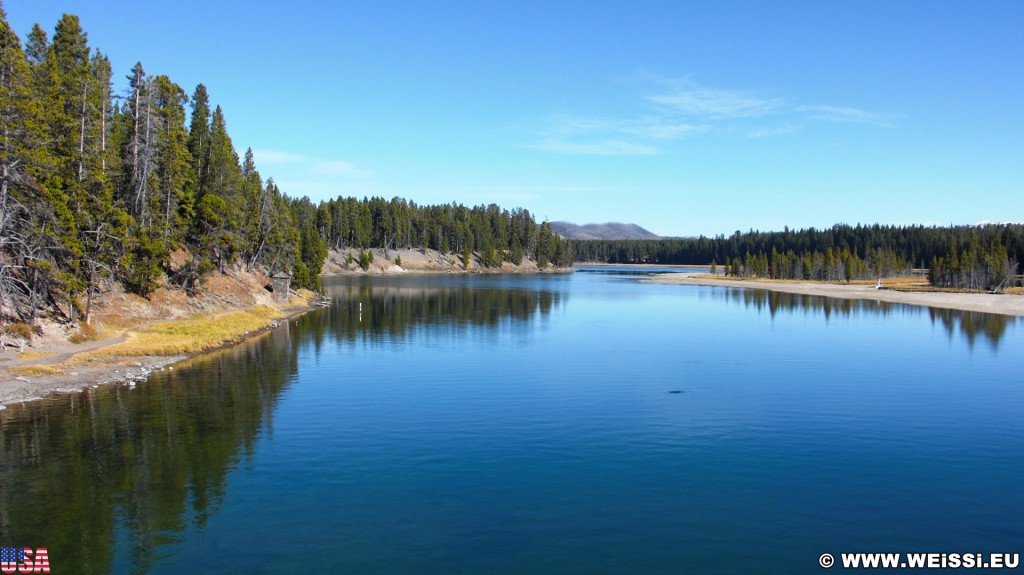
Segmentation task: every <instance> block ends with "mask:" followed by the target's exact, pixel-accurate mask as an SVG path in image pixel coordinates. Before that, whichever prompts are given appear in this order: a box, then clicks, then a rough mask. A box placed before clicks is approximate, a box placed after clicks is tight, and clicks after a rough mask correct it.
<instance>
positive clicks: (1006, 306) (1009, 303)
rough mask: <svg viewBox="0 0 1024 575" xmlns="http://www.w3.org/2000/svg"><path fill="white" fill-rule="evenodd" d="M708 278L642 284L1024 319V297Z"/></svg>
mask: <svg viewBox="0 0 1024 575" xmlns="http://www.w3.org/2000/svg"><path fill="white" fill-rule="evenodd" d="M702 276H704V274H689V273H666V274H657V275H653V276H651V277H650V278H647V279H644V280H642V281H643V282H645V283H658V284H678V285H701V286H722V287H738V288H749V289H763V290H769V291H777V292H785V293H794V294H803V295H815V296H823V297H832V298H839V299H865V300H875V301H884V302H890V303H903V304H908V305H919V306H925V307H937V308H944V309H955V310H961V311H976V312H983V313H996V314H1002V315H1013V316H1024V296H1022V295H1013V294H987V293H946V292H911V291H897V290H893V289H886V288H885V287H883V288H882V289H875V286H873V285H844V284H830V283H821V282H777V281H764V280H758V281H752V280H742V279H715V278H710V277H702Z"/></svg>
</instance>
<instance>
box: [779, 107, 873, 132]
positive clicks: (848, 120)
mask: <svg viewBox="0 0 1024 575" xmlns="http://www.w3.org/2000/svg"><path fill="white" fill-rule="evenodd" d="M797 110H798V111H799V112H803V113H805V114H806V115H807V117H809V118H811V119H814V120H821V121H823V122H836V123H842V124H872V125H875V126H882V127H886V128H888V127H891V126H892V118H890V117H889V116H885V115H882V114H876V113H874V112H868V111H866V110H861V109H859V108H851V107H849V106H821V105H819V106H799V107H798V108H797Z"/></svg>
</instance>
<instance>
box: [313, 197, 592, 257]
mask: <svg viewBox="0 0 1024 575" xmlns="http://www.w3.org/2000/svg"><path fill="white" fill-rule="evenodd" d="M319 210H320V211H319V213H318V219H317V225H318V227H319V230H320V235H321V236H322V237H323V238H325V239H326V240H327V243H328V245H329V246H330V247H331V248H334V249H343V248H347V247H357V248H379V249H381V250H383V251H385V252H387V250H392V249H398V248H413V247H424V248H430V249H435V250H438V251H440V252H443V253H448V252H454V253H457V254H461V255H462V257H463V262H464V263H465V262H466V261H468V259H469V257H470V254H471V253H474V252H476V253H479V255H480V262H481V264H483V265H484V266H486V267H497V266H499V265H501V263H502V262H503V261H507V262H511V263H513V264H515V265H519V264H520V263H522V261H523V258H524V257H527V258H530V259H532V260H534V261H536V262H537V263H538V264H539V265H540V266H541V267H545V266H547V265H548V264H554V265H556V266H558V267H566V266H570V265H572V262H573V257H572V252H571V251H570V250H569V249H568V246H567V244H566V242H565V241H563V240H562V239H561V238H560V237H558V236H557V235H556V234H555V233H554V232H552V231H551V227H550V226H549V225H548V223H547V222H544V223H542V224H541V225H540V226H538V225H537V222H536V221H535V220H534V219H533V216H532V215H530V212H529V211H527V210H524V209H515V210H512V211H511V212H509V211H508V210H503V209H501V208H500V207H498V206H496V205H494V204H490V205H488V206H476V207H473V208H467V207H466V206H463V205H460V204H448V205H435V206H418V205H416V203H415V202H407V201H406V200H404V199H401V198H393V199H392V200H391V201H387V200H385V199H383V198H377V197H374V198H370V199H366V198H364V199H362V200H357V199H355V198H347V199H343V198H338V199H335V200H330V201H328V202H324V203H322V204H321V205H320V208H319Z"/></svg>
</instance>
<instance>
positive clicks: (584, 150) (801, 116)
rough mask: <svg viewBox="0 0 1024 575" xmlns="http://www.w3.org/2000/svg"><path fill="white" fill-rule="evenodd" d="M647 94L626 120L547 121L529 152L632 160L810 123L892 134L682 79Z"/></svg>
mask: <svg viewBox="0 0 1024 575" xmlns="http://www.w3.org/2000/svg"><path fill="white" fill-rule="evenodd" d="M645 83H653V84H655V85H656V88H655V89H654V90H652V93H648V94H647V95H645V96H641V97H640V100H639V102H638V103H637V106H638V108H639V112H640V113H639V114H637V115H636V116H634V117H618V118H617V117H608V116H586V115H569V114H562V115H552V116H549V117H548V118H546V119H545V120H544V121H543V122H542V124H541V127H539V128H538V129H536V130H535V132H536V135H537V141H535V142H532V143H529V144H527V147H529V148H533V149H536V150H544V151H548V152H556V153H560V154H571V155H600V156H640V155H653V154H659V153H662V152H663V151H665V149H667V148H668V147H669V146H671V145H672V144H673V143H675V142H678V141H681V140H684V139H687V138H692V137H697V136H701V135H704V134H712V133H715V134H722V135H730V134H735V135H737V136H740V135H742V136H745V137H746V138H748V139H763V138H769V137H781V136H786V135H789V134H793V133H796V132H799V131H802V130H804V129H806V128H807V127H809V126H810V125H813V124H815V123H821V122H825V123H831V124H839V123H842V124H864V125H872V126H877V127H892V126H893V125H894V117H893V116H890V115H885V114H880V113H876V112H871V111H868V110H863V109H860V108H855V107H851V106H835V105H824V104H818V105H805V104H798V103H792V102H788V101H786V100H785V99H783V98H780V97H770V96H769V97H765V96H763V95H760V94H758V93H756V92H753V91H745V90H736V89H720V88H710V87H707V86H702V85H700V84H698V83H696V82H694V81H693V80H692V79H690V78H684V79H665V78H651V77H647V78H645Z"/></svg>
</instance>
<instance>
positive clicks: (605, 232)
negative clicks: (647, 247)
mask: <svg viewBox="0 0 1024 575" xmlns="http://www.w3.org/2000/svg"><path fill="white" fill-rule="evenodd" d="M551 229H552V230H553V231H554V232H555V233H556V234H558V235H560V236H562V237H563V238H565V239H567V240H656V239H659V237H658V234H655V233H653V232H650V231H648V230H645V229H644V228H641V227H640V226H638V225H636V224H622V223H618V222H608V223H606V224H585V225H582V226H580V225H577V224H574V223H572V222H551Z"/></svg>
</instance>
